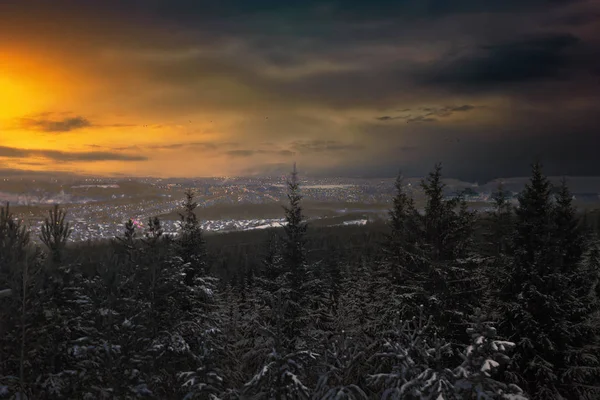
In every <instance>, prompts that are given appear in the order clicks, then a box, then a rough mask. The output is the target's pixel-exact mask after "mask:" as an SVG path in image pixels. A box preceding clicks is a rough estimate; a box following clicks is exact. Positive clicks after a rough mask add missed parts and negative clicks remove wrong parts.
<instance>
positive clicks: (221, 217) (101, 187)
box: [0, 177, 600, 241]
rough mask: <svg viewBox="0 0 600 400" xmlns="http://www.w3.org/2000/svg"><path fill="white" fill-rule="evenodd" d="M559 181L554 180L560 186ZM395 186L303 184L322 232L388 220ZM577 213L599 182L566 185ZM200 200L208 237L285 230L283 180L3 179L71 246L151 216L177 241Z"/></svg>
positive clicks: (468, 191) (462, 187)
mask: <svg viewBox="0 0 600 400" xmlns="http://www.w3.org/2000/svg"><path fill="white" fill-rule="evenodd" d="M559 180H560V178H558V177H556V178H552V181H553V182H556V183H558V182H559ZM525 181H526V178H512V179H500V180H496V181H492V182H488V183H486V184H483V185H480V184H477V183H469V182H463V181H459V180H455V179H447V180H445V184H446V188H445V189H446V193H445V196H446V197H453V196H458V195H459V194H462V195H464V197H465V199H466V200H467V202H468V204H469V207H470V208H471V209H473V210H476V211H488V210H491V206H492V204H491V203H492V202H493V198H492V194H493V192H494V191H495V190H496V189H497V187H498V184H499V183H500V182H502V184H503V186H504V187H505V189H506V190H508V191H509V193H510V194H511V197H512V201H514V202H515V203H516V196H517V194H518V193H519V191H520V190H522V188H523V185H524V184H525ZM394 182H395V180H394V179H390V178H386V179H358V178H356V179H351V178H329V179H303V180H302V182H301V184H302V193H303V196H304V209H305V212H306V215H307V217H308V219H309V220H311V221H319V222H320V223H321V224H325V225H344V224H345V225H348V224H365V223H368V222H369V221H374V220H377V219H382V218H385V217H386V215H387V210H388V208H389V206H390V201H391V199H392V196H393V194H394ZM568 182H569V186H570V188H571V190H572V192H573V195H574V198H575V203H576V204H577V205H578V206H579V207H583V208H585V207H598V206H600V194H599V193H600V178H595V177H589V178H588V177H574V178H570V179H569V180H568ZM419 183H420V178H407V179H405V180H404V184H405V187H406V190H407V191H408V192H409V193H411V194H412V195H413V197H414V198H415V199H416V202H417V207H418V208H419V207H422V206H423V205H422V204H419V199H420V198H421V195H422V194H421V193H420V185H419ZM188 188H191V189H193V190H194V191H195V193H196V194H197V198H196V201H197V202H198V205H199V209H200V212H199V217H200V219H201V220H202V227H203V228H204V230H206V231H208V232H230V231H240V230H250V229H264V228H269V227H275V226H281V224H282V223H283V219H282V217H283V215H282V211H283V210H282V208H281V205H282V204H283V203H284V202H285V195H286V177H270V178H268V177H265V178H237V177H222V178H203V179H153V178H124V179H107V178H73V179H71V178H69V179H39V178H36V179H33V178H24V177H12V178H2V179H0V201H1V202H2V203H3V204H5V203H7V202H8V203H10V206H11V208H12V209H13V212H14V213H15V214H16V215H17V216H18V217H19V218H20V219H21V220H22V221H23V222H24V223H25V224H26V225H28V226H29V227H30V228H31V230H32V233H33V237H34V238H35V237H37V234H38V232H39V229H40V226H41V223H42V222H43V220H44V217H45V216H46V213H47V210H48V209H49V208H50V207H51V206H52V205H54V204H59V205H60V206H61V207H62V208H65V209H66V210H67V212H68V216H67V219H68V221H69V222H70V224H71V226H72V228H73V234H72V236H71V240H73V241H87V240H92V239H101V238H112V237H115V235H118V234H120V233H121V232H122V231H123V224H124V223H125V222H126V221H127V220H129V219H132V220H135V221H137V223H138V225H139V226H140V227H141V228H143V227H144V225H145V223H146V221H147V220H148V218H150V217H154V216H158V217H159V218H160V219H161V220H162V222H163V227H164V229H165V233H167V234H176V232H177V229H178V223H177V222H178V211H179V210H180V205H181V201H182V198H183V193H184V191H185V190H186V189H188Z"/></svg>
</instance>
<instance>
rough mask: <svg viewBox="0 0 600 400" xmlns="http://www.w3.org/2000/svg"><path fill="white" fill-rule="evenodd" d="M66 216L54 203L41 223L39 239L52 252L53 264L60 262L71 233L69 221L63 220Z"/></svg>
mask: <svg viewBox="0 0 600 400" xmlns="http://www.w3.org/2000/svg"><path fill="white" fill-rule="evenodd" d="M66 216H67V214H66V212H65V211H64V210H62V209H60V208H59V206H58V204H56V205H55V206H54V208H52V209H51V210H50V211H48V217H46V219H45V220H44V225H42V231H41V235H40V239H41V240H42V242H43V243H44V244H45V245H46V247H47V248H48V250H49V251H50V253H51V254H52V261H53V262H54V263H55V264H58V263H60V262H61V260H62V252H63V249H64V247H65V245H66V243H67V240H68V238H69V236H70V235H71V233H72V229H71V228H70V225H69V223H68V222H65V217H66Z"/></svg>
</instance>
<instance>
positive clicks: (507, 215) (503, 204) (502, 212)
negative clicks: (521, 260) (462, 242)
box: [488, 184, 513, 257]
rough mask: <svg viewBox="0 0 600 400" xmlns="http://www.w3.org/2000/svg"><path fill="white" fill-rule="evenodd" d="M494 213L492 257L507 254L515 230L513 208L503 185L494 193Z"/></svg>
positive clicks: (492, 220) (492, 216)
mask: <svg viewBox="0 0 600 400" xmlns="http://www.w3.org/2000/svg"><path fill="white" fill-rule="evenodd" d="M492 199H493V200H494V211H493V212H492V213H491V227H490V231H489V234H488V238H489V240H490V242H491V245H492V248H493V250H492V255H494V256H497V257H498V256H500V255H501V254H507V253H508V250H509V246H510V243H511V234H512V230H513V210H512V209H513V207H512V204H511V203H510V201H509V193H508V192H507V191H506V190H505V189H504V186H503V185H502V184H499V185H498V188H497V190H496V191H495V192H494V193H493V195H492Z"/></svg>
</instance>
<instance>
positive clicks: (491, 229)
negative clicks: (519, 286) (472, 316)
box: [482, 183, 514, 318]
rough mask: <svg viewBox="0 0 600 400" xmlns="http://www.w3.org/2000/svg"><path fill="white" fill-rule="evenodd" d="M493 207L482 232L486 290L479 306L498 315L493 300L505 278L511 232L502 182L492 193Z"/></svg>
mask: <svg viewBox="0 0 600 400" xmlns="http://www.w3.org/2000/svg"><path fill="white" fill-rule="evenodd" d="M492 199H493V201H494V210H493V211H492V212H490V213H489V214H488V221H489V225H488V226H487V227H486V228H487V229H486V231H485V232H484V234H483V237H484V240H485V243H483V248H484V254H486V255H488V256H489V258H488V261H487V262H486V263H485V267H484V268H483V272H484V275H485V281H486V282H485V286H486V289H487V290H486V292H485V293H484V298H483V299H482V303H485V304H482V306H483V307H484V308H485V309H486V310H487V312H489V313H490V315H492V314H494V315H495V316H497V317H499V318H500V316H499V315H497V314H498V311H499V310H498V309H497V307H496V301H497V299H498V295H499V292H500V291H501V290H502V287H503V286H504V285H505V284H506V283H507V282H508V281H509V279H508V277H509V275H508V273H509V265H510V263H511V262H512V261H511V257H510V246H511V243H512V235H513V231H514V215H513V206H512V204H511V202H510V200H509V193H508V191H506V190H505V189H504V186H503V185H502V183H500V184H499V185H498V188H497V189H496V191H495V192H494V193H493V194H492Z"/></svg>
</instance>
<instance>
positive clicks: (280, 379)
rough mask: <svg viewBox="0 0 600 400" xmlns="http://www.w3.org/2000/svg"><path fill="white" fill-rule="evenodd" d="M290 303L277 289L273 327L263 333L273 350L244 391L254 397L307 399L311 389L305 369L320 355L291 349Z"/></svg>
mask: <svg viewBox="0 0 600 400" xmlns="http://www.w3.org/2000/svg"><path fill="white" fill-rule="evenodd" d="M288 305H289V300H287V299H286V298H285V297H284V296H283V294H282V293H281V292H278V293H277V295H276V298H275V302H274V304H273V306H272V308H271V309H272V310H273V317H272V320H273V321H274V322H275V324H274V326H272V327H263V328H262V333H263V335H265V336H267V337H268V338H269V339H270V343H271V350H270V351H269V352H268V355H267V357H266V361H265V363H264V365H262V366H261V367H260V368H259V370H258V372H257V373H256V374H255V375H254V376H253V377H252V378H251V379H250V380H249V381H248V382H247V383H246V384H245V385H244V388H243V391H242V392H243V394H244V395H246V396H251V398H253V399H264V400H267V399H281V400H283V399H290V400H292V399H294V400H296V399H298V400H300V399H305V400H308V399H309V398H310V394H311V390H310V388H309V387H307V386H306V384H305V383H304V378H305V373H306V372H305V369H306V366H307V364H308V363H310V362H311V361H313V360H314V359H316V357H317V355H316V354H314V353H312V352H311V351H308V350H305V349H293V350H291V351H290V350H289V349H291V348H292V347H293V346H291V345H290V344H289V343H286V342H290V341H292V340H290V339H288V337H287V335H286V334H285V332H284V330H285V318H286V315H287V312H286V307H288Z"/></svg>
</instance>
